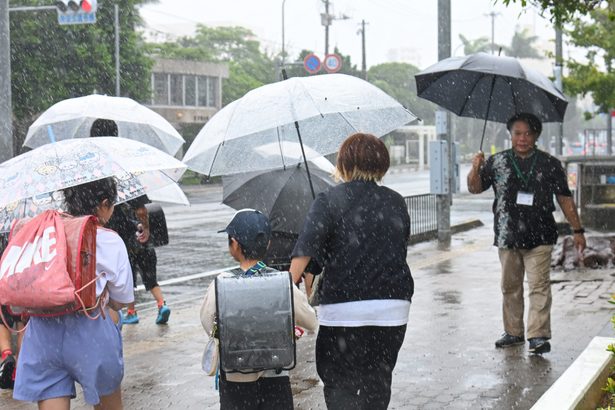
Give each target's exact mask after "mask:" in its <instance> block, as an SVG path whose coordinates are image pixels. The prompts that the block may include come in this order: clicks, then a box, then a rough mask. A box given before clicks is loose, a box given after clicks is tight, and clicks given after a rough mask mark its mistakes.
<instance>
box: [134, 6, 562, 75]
mask: <svg viewBox="0 0 615 410" xmlns="http://www.w3.org/2000/svg"><path fill="white" fill-rule="evenodd" d="M437 4H438V1H437V0H330V9H329V13H330V14H333V15H334V16H336V17H338V18H339V19H336V20H334V21H333V22H332V25H331V26H330V27H329V52H333V48H334V47H335V46H337V47H338V48H339V50H340V51H341V52H342V53H344V54H349V55H350V56H351V58H352V63H353V64H356V65H357V66H358V67H360V66H361V54H362V53H361V36H360V35H359V34H358V30H359V28H360V24H361V21H362V20H365V22H366V28H365V34H366V62H367V66H368V67H370V66H372V65H376V64H380V63H385V62H391V61H400V62H408V63H412V64H414V65H416V66H418V67H419V68H421V69H423V68H426V67H428V66H429V65H431V64H434V63H436V62H437V55H438V45H437V41H438V40H437V16H438V14H437ZM451 4H452V6H451V7H452V10H451V14H452V18H451V20H452V27H451V29H452V36H451V37H452V39H451V41H452V47H451V49H452V54H453V55H463V47H462V46H461V41H460V40H459V33H461V34H463V35H464V36H465V37H466V38H468V39H476V38H479V37H487V38H489V39H490V38H491V21H492V18H491V17H490V16H489V15H488V14H489V13H491V12H494V13H496V17H495V19H494V27H495V30H494V40H495V43H503V44H510V40H511V38H512V36H513V34H514V32H515V27H519V28H528V29H529V30H530V31H531V32H533V33H535V34H536V35H538V36H539V37H540V40H539V41H538V42H537V44H538V43H539V44H540V45H541V46H542V47H543V48H547V49H551V50H552V49H553V48H554V45H553V44H554V43H553V39H554V37H555V35H554V30H553V28H552V26H551V25H550V24H549V21H548V19H545V18H544V17H541V16H540V15H539V13H538V11H537V10H535V9H533V8H532V7H527V8H526V9H525V10H523V9H522V8H521V6H519V5H511V6H509V7H505V6H503V5H502V4H501V2H499V3H498V4H496V5H494V4H493V0H451ZM283 5H284V6H283ZM283 9H284V37H285V41H284V43H285V49H286V51H287V53H288V54H289V55H290V58H292V59H294V58H295V57H296V56H297V55H298V54H299V52H300V51H301V50H303V49H311V50H314V51H315V52H316V54H317V55H318V56H319V57H320V59H321V60H322V59H323V57H324V50H325V46H324V43H325V30H324V26H322V25H321V17H320V14H321V13H324V10H325V5H324V2H323V0H260V1H254V0H250V1H248V0H159V1H158V2H157V3H152V4H147V5H145V6H143V7H142V8H141V16H142V18H143V20H144V23H145V27H146V30H147V34H148V38H149V39H150V40H164V39H175V38H177V36H181V35H191V34H193V33H194V28H195V26H196V24H197V23H201V24H204V25H207V26H229V25H238V26H243V27H247V28H249V29H251V30H252V31H253V32H254V33H255V35H256V37H257V39H258V40H259V41H260V42H261V45H262V47H263V49H265V50H267V52H269V53H270V54H274V53H278V52H280V51H281V49H282V10H283ZM343 16H345V17H347V18H346V19H342V18H341V17H343ZM536 68H538V69H541V68H542V69H541V71H547V70H548V71H551V68H550V63H549V62H548V61H543V62H542V67H541V68H539V67H536ZM545 74H549V75H550V74H551V73H550V72H545Z"/></svg>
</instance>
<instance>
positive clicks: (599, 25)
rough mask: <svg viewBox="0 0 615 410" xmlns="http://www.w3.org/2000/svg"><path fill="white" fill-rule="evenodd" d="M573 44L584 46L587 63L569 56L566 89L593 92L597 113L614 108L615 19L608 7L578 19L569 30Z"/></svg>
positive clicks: (571, 91) (580, 92) (584, 92)
mask: <svg viewBox="0 0 615 410" xmlns="http://www.w3.org/2000/svg"><path fill="white" fill-rule="evenodd" d="M567 34H568V36H569V39H570V43H571V44H572V45H574V46H577V47H579V48H582V49H585V50H586V53H585V58H586V60H587V61H586V62H580V61H576V60H574V59H570V60H569V61H567V63H566V66H567V67H568V69H569V75H568V76H567V77H566V78H565V81H564V88H565V90H566V91H567V92H568V93H571V94H582V95H586V94H591V95H592V97H593V100H594V104H596V106H597V107H598V110H597V112H607V113H608V112H609V110H610V108H612V107H615V72H614V71H613V63H614V62H615V21H614V20H613V19H611V18H610V14H609V11H607V10H593V11H591V12H590V13H589V19H587V18H576V19H575V20H574V21H573V23H572V27H571V28H570V29H569V30H567Z"/></svg>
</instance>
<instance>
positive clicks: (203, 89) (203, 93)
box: [196, 75, 209, 107]
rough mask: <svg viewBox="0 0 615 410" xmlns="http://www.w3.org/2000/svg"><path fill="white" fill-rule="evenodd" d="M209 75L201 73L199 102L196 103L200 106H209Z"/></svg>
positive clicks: (199, 78)
mask: <svg viewBox="0 0 615 410" xmlns="http://www.w3.org/2000/svg"><path fill="white" fill-rule="evenodd" d="M207 87H208V86H207V77H205V76H203V75H200V76H199V77H198V97H199V99H198V102H197V104H196V105H198V106H199V107H207V106H208V105H209V104H208V101H207Z"/></svg>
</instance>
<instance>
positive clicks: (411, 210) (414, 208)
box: [404, 194, 438, 243]
mask: <svg viewBox="0 0 615 410" xmlns="http://www.w3.org/2000/svg"><path fill="white" fill-rule="evenodd" d="M404 199H405V201H406V206H407V207H408V215H410V241H409V242H410V243H418V242H422V241H427V240H430V239H435V238H437V237H438V216H437V210H436V195H434V194H422V195H411V196H407V197H404Z"/></svg>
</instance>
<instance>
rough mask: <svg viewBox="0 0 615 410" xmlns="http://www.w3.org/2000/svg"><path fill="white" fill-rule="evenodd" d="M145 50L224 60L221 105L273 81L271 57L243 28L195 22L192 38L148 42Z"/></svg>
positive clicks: (202, 58)
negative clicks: (226, 73)
mask: <svg viewBox="0 0 615 410" xmlns="http://www.w3.org/2000/svg"><path fill="white" fill-rule="evenodd" d="M148 50H149V52H150V53H152V54H156V55H159V56H161V57H166V58H178V59H187V60H197V61H207V62H215V63H222V62H226V63H228V64H229V78H228V79H225V80H224V81H223V83H222V90H223V91H222V94H223V100H222V104H223V105H226V104H228V103H230V102H232V101H234V100H236V99H238V98H241V97H242V96H243V95H244V94H245V93H247V92H248V91H250V90H252V89H254V88H257V87H260V86H261V85H264V84H269V83H271V82H274V81H276V78H275V62H274V60H273V59H272V57H270V56H268V55H267V54H265V53H264V52H262V51H261V49H260V43H259V42H258V41H257V40H255V39H254V34H253V33H252V31H250V30H249V29H247V28H244V27H208V26H204V25H202V24H199V25H198V26H197V30H196V34H195V35H194V36H193V37H191V36H188V37H183V38H180V39H179V40H177V41H173V42H166V43H155V44H150V45H148Z"/></svg>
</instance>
